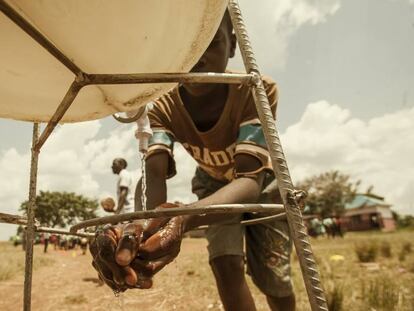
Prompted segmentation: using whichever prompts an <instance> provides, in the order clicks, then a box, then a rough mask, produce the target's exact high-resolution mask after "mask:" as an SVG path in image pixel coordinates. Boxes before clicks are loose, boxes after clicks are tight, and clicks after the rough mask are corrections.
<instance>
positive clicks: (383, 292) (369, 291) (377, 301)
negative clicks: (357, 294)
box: [362, 276, 400, 311]
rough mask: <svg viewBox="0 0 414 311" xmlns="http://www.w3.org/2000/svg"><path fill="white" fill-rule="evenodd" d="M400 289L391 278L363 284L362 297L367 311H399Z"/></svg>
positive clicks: (381, 278)
mask: <svg viewBox="0 0 414 311" xmlns="http://www.w3.org/2000/svg"><path fill="white" fill-rule="evenodd" d="M399 294H400V287H399V286H398V284H397V283H396V282H394V281H393V280H391V278H389V277H386V276H383V277H378V278H376V279H374V280H371V281H370V282H369V284H368V286H366V284H365V283H364V282H363V283H362V297H363V299H364V301H365V304H366V307H367V308H366V309H367V310H372V309H374V310H384V311H385V310H387V311H393V310H397V306H398V301H399Z"/></svg>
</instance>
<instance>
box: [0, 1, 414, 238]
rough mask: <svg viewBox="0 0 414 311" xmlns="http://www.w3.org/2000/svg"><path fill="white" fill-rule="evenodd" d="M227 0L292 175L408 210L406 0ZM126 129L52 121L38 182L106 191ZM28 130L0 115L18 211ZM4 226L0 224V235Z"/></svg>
mask: <svg viewBox="0 0 414 311" xmlns="http://www.w3.org/2000/svg"><path fill="white" fill-rule="evenodd" d="M239 2H240V5H241V9H242V12H243V16H244V18H245V22H246V24H247V29H248V32H249V35H250V38H251V41H252V46H253V49H254V51H255V54H256V59H257V61H258V64H259V66H260V68H261V71H262V73H265V74H267V75H270V76H271V77H273V79H275V80H276V81H277V83H278V85H279V89H280V100H279V107H278V120H277V128H278V130H279V133H280V136H281V141H282V145H283V148H284V151H285V155H286V158H287V162H288V165H289V169H290V172H291V175H292V179H293V181H294V182H295V181H300V180H303V179H304V178H306V177H309V176H312V175H314V174H319V173H322V172H325V171H329V170H339V171H341V172H343V173H345V174H349V175H350V176H351V177H352V179H353V180H354V181H357V180H361V181H362V184H361V187H360V190H361V192H363V191H365V190H366V189H367V188H368V187H369V186H371V185H372V186H373V187H374V193H376V194H378V195H381V196H384V197H385V200H386V201H387V202H389V203H390V204H392V205H393V209H394V210H395V211H397V212H399V213H402V214H414V165H413V164H414V160H413V154H414V58H413V57H412V55H414V0H278V1H273V0H260V5H258V4H259V2H258V1H251V0H240V1H239ZM241 63H242V62H241V60H240V56H239V55H237V56H236V58H235V59H234V60H232V61H231V64H230V67H231V68H233V69H242V66H241ZM0 70H1V69H0ZM0 100H1V95H0ZM134 130H135V129H134V127H133V125H121V124H119V123H117V122H116V121H115V120H113V119H112V118H111V117H108V118H105V119H101V120H98V121H91V122H83V123H77V124H71V125H63V126H59V127H58V128H57V129H56V130H55V132H54V133H53V134H52V136H51V137H50V138H49V140H48V141H47V142H46V144H45V145H44V147H43V149H42V151H41V153H40V162H39V175H38V190H50V191H73V192H76V193H79V194H83V195H85V196H88V197H91V198H97V199H100V198H103V197H106V196H115V183H116V176H115V175H113V174H112V172H111V169H110V167H111V162H112V159H113V158H115V157H118V156H122V157H124V158H126V159H127V161H128V163H129V165H128V168H129V169H130V170H131V171H133V174H134V176H135V177H136V178H138V177H139V176H140V160H139V155H138V149H137V142H136V141H135V139H134ZM31 135H32V125H31V124H30V123H27V122H19V121H12V120H5V119H0V211H1V212H5V213H13V214H19V213H20V212H18V208H19V206H20V203H21V202H22V201H24V200H26V199H27V195H28V188H29V164H30V144H31ZM175 159H176V162H177V171H178V174H177V175H176V176H175V177H174V178H172V179H171V180H169V181H168V200H169V201H176V200H178V201H182V202H184V203H189V202H191V201H193V200H195V197H194V195H192V194H191V189H190V181H191V177H192V174H193V173H194V170H195V163H194V161H193V160H192V159H191V158H190V157H189V156H188V155H187V154H186V152H185V151H184V149H183V148H182V147H181V146H179V145H177V146H176V147H175ZM15 229H16V227H15V226H14V225H7V224H0V240H1V239H7V238H8V237H9V236H10V235H12V234H13V233H14V232H15Z"/></svg>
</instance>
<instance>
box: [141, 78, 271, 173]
mask: <svg viewBox="0 0 414 311" xmlns="http://www.w3.org/2000/svg"><path fill="white" fill-rule="evenodd" d="M263 83H264V86H265V89H266V93H267V95H268V98H269V103H270V105H271V108H272V111H273V113H275V111H276V106H277V100H278V92H277V87H276V83H275V82H274V81H272V80H271V79H270V78H268V77H263ZM149 119H150V122H151V128H152V129H153V131H154V135H153V137H152V138H151V140H150V144H149V145H150V147H149V149H148V155H147V157H149V156H151V155H152V154H154V153H156V152H160V151H163V150H165V151H167V152H168V153H169V154H170V156H171V157H172V158H173V145H174V142H179V143H181V144H182V146H183V147H184V148H185V149H186V150H187V152H188V153H189V154H190V155H191V156H192V157H193V158H194V160H195V161H196V162H197V163H198V165H199V166H200V167H201V168H202V169H203V170H204V171H205V172H207V173H208V174H209V175H210V176H211V177H213V178H215V179H218V180H221V181H231V180H232V179H233V178H235V177H237V176H238V175H237V174H236V173H237V172H235V171H234V156H235V155H236V154H238V153H247V154H250V155H253V156H255V157H256V158H258V159H259V161H260V162H261V163H262V168H261V169H270V168H271V163H270V157H269V153H268V151H267V146H266V143H265V140H264V136H263V131H262V128H261V125H260V122H259V119H258V116H257V111H256V107H255V104H254V101H253V96H252V93H251V91H250V88H249V87H248V86H245V85H237V84H230V85H229V92H228V97H227V101H226V103H225V106H224V108H223V112H222V113H221V116H220V118H219V119H218V121H217V123H216V124H215V125H214V126H213V127H212V128H211V129H209V130H208V131H205V132H201V131H199V130H198V129H197V127H196V126H195V124H194V122H193V120H192V119H191V117H190V115H189V113H188V112H187V110H186V108H185V106H184V104H183V102H182V100H181V98H180V94H179V90H178V87H176V88H174V89H172V90H171V91H170V92H168V93H167V94H165V95H163V96H162V97H160V98H159V99H158V100H156V101H155V103H154V107H153V109H152V110H151V111H150V113H149ZM172 163H173V161H172ZM174 174H175V166H174V165H172V167H171V168H170V172H169V176H168V177H172V176H173V175H174Z"/></svg>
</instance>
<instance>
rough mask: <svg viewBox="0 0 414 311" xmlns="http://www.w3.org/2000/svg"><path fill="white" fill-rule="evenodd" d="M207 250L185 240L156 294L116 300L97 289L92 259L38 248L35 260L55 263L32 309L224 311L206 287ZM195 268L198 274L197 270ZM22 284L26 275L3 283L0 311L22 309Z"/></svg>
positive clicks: (42, 277) (38, 280) (40, 280)
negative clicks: (178, 256)
mask: <svg viewBox="0 0 414 311" xmlns="http://www.w3.org/2000/svg"><path fill="white" fill-rule="evenodd" d="M205 246H206V242H205V240H204V239H186V240H185V241H184V243H183V246H182V253H181V255H180V260H179V261H177V262H174V263H172V264H170V265H169V266H168V267H167V268H166V269H165V271H164V273H163V274H162V275H161V274H160V275H159V277H157V278H156V279H155V285H154V287H153V289H150V290H145V291H143V290H130V291H127V292H126V293H124V294H121V296H120V297H118V298H117V297H115V296H114V294H113V293H112V291H111V290H110V289H109V288H108V287H106V286H100V285H99V284H98V279H97V274H96V272H95V271H94V269H93V268H92V266H91V265H90V262H91V256H90V254H86V255H82V253H81V251H80V250H76V251H54V250H53V249H49V251H48V253H47V254H43V253H42V249H41V246H36V247H35V256H45V257H49V258H52V259H53V260H54V261H53V263H52V264H51V265H50V266H44V267H40V268H38V269H37V270H36V271H35V272H34V274H33V290H32V310H42V311H49V310H53V311H55V310H62V311H63V310H92V311H101V310H102V311H108V310H220V303H219V299H218V296H217V294H216V290H215V286H214V282H212V281H213V280H212V278H211V276H210V275H209V277H208V280H207V282H206V283H204V282H202V279H204V274H210V271H209V270H208V269H209V267H208V264H207V252H206V249H205ZM16 251H18V252H22V251H21V250H20V249H19V250H16ZM189 260H190V261H191V262H189ZM196 267H200V269H198V271H196V270H193V268H196ZM23 282H24V279H23V276H22V275H20V276H17V277H15V278H13V279H11V280H8V281H3V282H0V310H2V311H9V310H10V311H12V310H13V311H14V310H21V309H22V301H23ZM192 283H193V284H194V286H192V285H191V284H192ZM182 284H186V286H184V287H183V286H182ZM197 284H198V285H200V284H201V288H200V286H198V285H197ZM203 284H204V285H203ZM180 288H181V289H182V288H185V291H182V290H180ZM192 290H194V295H198V294H202V295H205V296H208V298H207V299H205V298H206V297H203V299H202V300H201V301H202V302H201V303H200V300H198V299H195V297H197V296H195V297H193V296H192V293H191V291H192Z"/></svg>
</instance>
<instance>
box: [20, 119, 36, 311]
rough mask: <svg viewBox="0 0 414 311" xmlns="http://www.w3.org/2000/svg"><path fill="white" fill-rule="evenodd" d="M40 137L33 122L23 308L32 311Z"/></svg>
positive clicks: (25, 310)
mask: <svg viewBox="0 0 414 311" xmlns="http://www.w3.org/2000/svg"><path fill="white" fill-rule="evenodd" d="M38 139H39V124H38V123H34V124H33V136H32V158H31V163H30V184H29V205H28V208H27V229H26V257H25V271H24V272H25V278H24V295H23V296H24V298H23V310H24V311H30V309H31V298H32V271H33V241H34V235H35V208H36V186H37V164H38V161H39V151H37V150H36V149H35V148H34V147H35V145H36V143H37V140H38Z"/></svg>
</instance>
